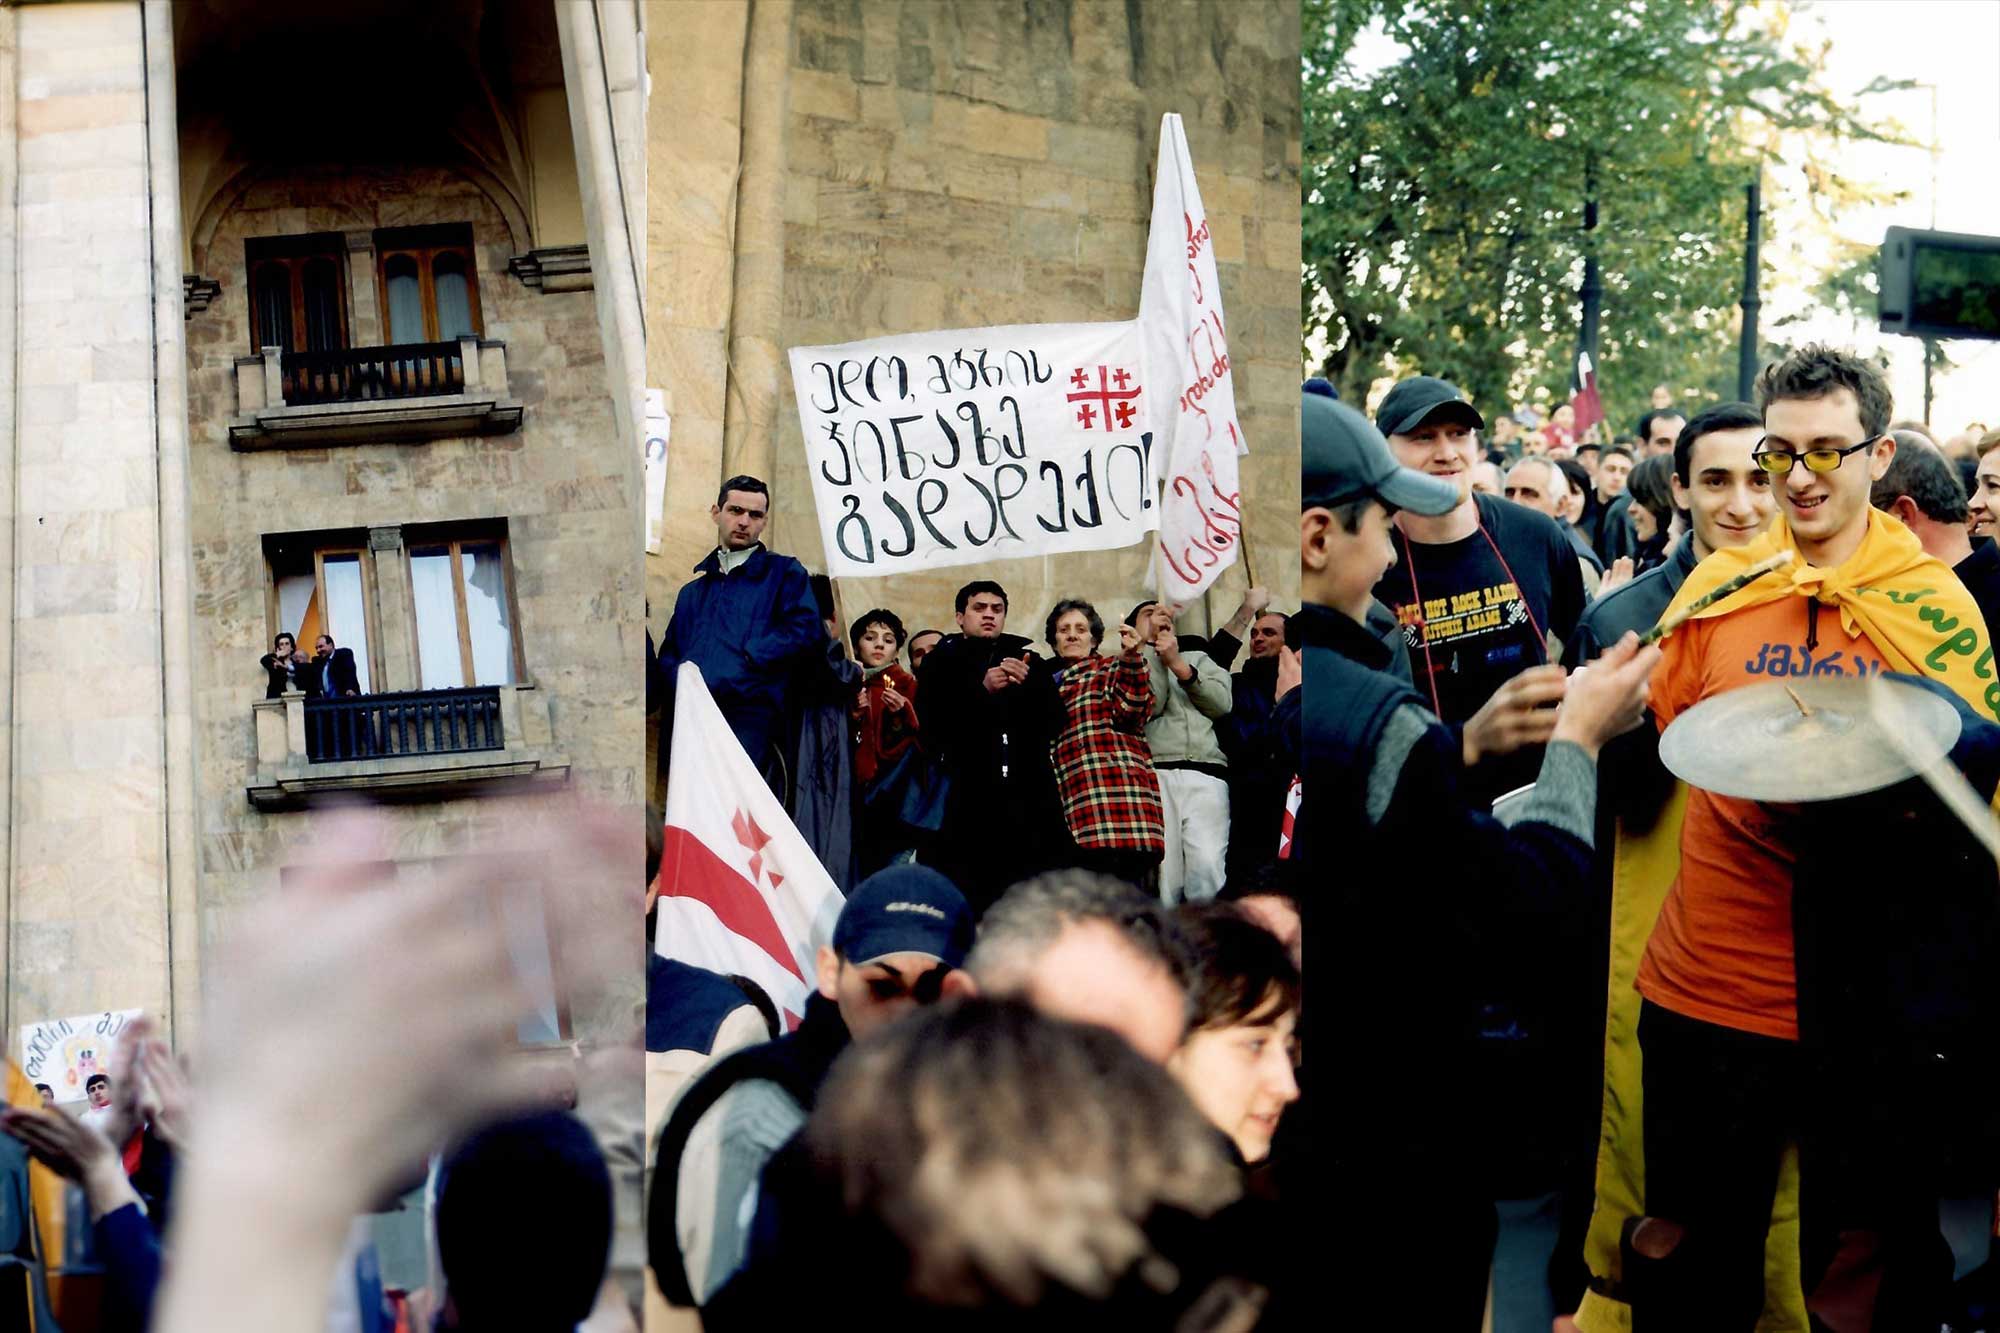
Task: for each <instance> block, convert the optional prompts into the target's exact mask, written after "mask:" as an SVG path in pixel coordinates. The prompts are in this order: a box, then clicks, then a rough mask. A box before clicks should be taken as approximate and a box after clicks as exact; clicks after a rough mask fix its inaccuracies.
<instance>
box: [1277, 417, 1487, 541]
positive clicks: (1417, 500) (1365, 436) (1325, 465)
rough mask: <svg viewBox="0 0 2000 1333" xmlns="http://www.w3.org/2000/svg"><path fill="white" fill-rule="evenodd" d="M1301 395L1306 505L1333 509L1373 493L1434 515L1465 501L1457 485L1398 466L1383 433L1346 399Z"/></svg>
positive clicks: (1388, 501)
mask: <svg viewBox="0 0 2000 1333" xmlns="http://www.w3.org/2000/svg"><path fill="white" fill-rule="evenodd" d="M1302 397H1303V398H1304V400H1305V401H1304V406H1303V408H1302V409H1301V410H1302V417H1301V420H1300V428H1299V434H1300V437H1301V440H1300V443H1301V445H1302V449H1301V452H1302V454H1303V455H1304V457H1303V459H1302V460H1301V468H1300V478H1299V481H1300V485H1299V493H1300V498H1301V499H1302V500H1303V501H1304V504H1303V505H1302V506H1301V508H1302V509H1320V508H1326V509H1331V508H1333V507H1334V506H1335V505H1343V504H1346V503H1347V502H1348V501H1350V500H1360V499H1363V498H1365V497H1367V496H1370V495H1372V496H1375V497H1377V498H1379V499H1380V500H1381V501H1382V502H1383V503H1384V504H1386V505H1389V506H1391V507H1393V508H1396V509H1407V510H1409V511H1410V512H1411V513H1413V514H1423V515H1425V516H1427V517H1434V516H1436V515H1438V514H1449V513H1450V512H1451V511H1452V510H1454V509H1456V508H1458V507H1459V505H1460V504H1462V503H1464V497H1463V496H1461V495H1460V494H1459V491H1458V486H1457V484H1456V483H1454V482H1449V481H1446V480H1444V479H1443V478H1442V477H1427V476H1425V475H1424V474H1423V473H1421V472H1417V471H1413V470H1412V469H1410V468H1406V467H1404V466H1402V465H1401V464H1399V463H1398V462H1397V461H1396V456H1395V455H1394V454H1392V453H1390V452H1389V442H1388V441H1387V440H1384V439H1383V438H1382V432H1381V431H1379V430H1376V429H1375V427H1374V426H1372V425H1370V424H1369V422H1368V418H1367V417H1364V416H1362V415H1361V414H1360V413H1359V412H1357V411H1355V410H1354V409H1353V408H1351V407H1349V406H1348V405H1347V404H1346V403H1337V402H1335V401H1334V400H1332V399H1331V398H1321V397H1320V396H1319V395H1317V394H1311V393H1308V394H1304V395H1302Z"/></svg>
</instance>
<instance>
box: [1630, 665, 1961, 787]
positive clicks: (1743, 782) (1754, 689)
mask: <svg viewBox="0 0 2000 1333" xmlns="http://www.w3.org/2000/svg"><path fill="white" fill-rule="evenodd" d="M1871 689H1879V690H1884V691H1887V692H1888V693H1886V694H1883V695H1880V696H1879V698H1880V699H1881V701H1882V702H1881V703H1880V704H1878V703H1877V702H1875V700H1876V698H1877V697H1878V696H1875V695H1871ZM1878 717H1881V718H1882V719H1883V721H1882V722H1878V721H1877V720H1876V719H1877V718H1878ZM1885 724H1886V726H1885ZM1885 730H1892V731H1893V732H1894V734H1895V741H1894V743H1892V742H1891V740H1890V739H1889V736H1888V735H1886V734H1885ZM1958 733H1959V718H1958V712H1957V710H1956V709H1954V708H1953V707H1952V706H1951V705H1950V704H1949V703H1947V702H1946V701H1945V700H1943V699H1940V698H1939V697H1938V696H1936V695H1934V694H1932V693H1930V692H1929V691H1928V690H1924V689H1922V688H1920V687H1918V686H1915V685H1908V684H1904V683H1902V682H1900V681H1889V680H1883V679H1880V678H1875V679H1873V680H1865V679H1861V678H1859V677H1837V676H1822V677H1812V676H1808V677H1804V678H1802V679H1799V680H1793V681H1771V682H1769V683H1767V684H1763V685H1746V686H1744V687H1743V688H1741V689H1735V690H1730V691H1728V692H1727V693H1724V694H1718V695H1716V696H1715V697H1713V698H1710V699H1704V700H1702V701H1701V702H1700V703H1698V704H1696V705H1695V706H1694V707H1693V708H1690V709H1688V710H1687V712H1685V713H1683V714H1681V715H1680V716H1679V717H1677V718H1675V719H1674V720H1673V722H1672V723H1671V724H1670V725H1669V726H1668V727H1667V729H1666V731H1665V732H1664V733H1662V734H1661V736H1660V762H1661V763H1663V764H1665V765H1666V766H1667V768H1668V770H1669V771H1671V772H1672V773H1673V775H1674V776H1675V777H1677V778H1679V779H1681V781H1683V782H1685V783H1687V784H1688V785H1689V786H1690V787H1700V788H1701V789H1702V790H1704V791H1711V792H1714V793H1715V794H1716V795H1718V796H1736V797H1742V798H1744V799H1746V800H1752V801H1779V802H1786V803H1793V802H1805V801H1831V800H1836V799H1838V798H1840V797H1843V796H1856V795H1859V794H1860V793H1862V792H1869V791H1878V790H1880V789H1881V788H1883V787H1888V786H1892V785H1894V784H1895V783H1898V782H1901V781H1902V780H1903V779H1905V778H1909V777H1914V776H1916V775H1917V774H1918V773H1919V772H1921V771H1922V770H1923V769H1924V768H1926V767H1928V766H1929V765H1932V764H1935V763H1936V762H1937V761H1938V760H1939V759H1942V758H1944V756H1946V755H1947V754H1950V753H1951V747H1952V746H1954V745H1956V744H1957V743H1958Z"/></svg>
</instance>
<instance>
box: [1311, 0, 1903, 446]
mask: <svg viewBox="0 0 2000 1333" xmlns="http://www.w3.org/2000/svg"><path fill="white" fill-rule="evenodd" d="M1786 17H1787V16H1786V13H1785V11H1784V9H1783V8H1782V7H1780V6H1777V5H1774V4H1773V5H1760V4H1754V3H1732V4H1726V5H1716V4H1713V3H1709V0H1304V21H1305V43H1304V48H1305V54H1304V80H1305V145H1304V151H1305V173H1306V174H1305V218H1304V223H1305V270H1304V275H1303V276H1304V292H1303V300H1302V304H1303V308H1304V311H1305V335H1306V345H1307V347H1308V349H1309V350H1308V355H1309V356H1310V355H1311V351H1310V349H1312V348H1313V347H1314V346H1315V345H1319V346H1324V347H1330V348H1331V351H1330V354H1329V355H1328V356H1327V357H1326V358H1325V373H1326V374H1328V375H1329V377H1330V378H1332V379H1333V380H1334V381H1335V383H1336V384H1337V385H1338V386H1339V387H1340V390H1341V394H1342V396H1343V397H1346V398H1348V399H1349V400H1350V401H1358V400H1359V399H1360V398H1361V397H1362V396H1363V394H1365V392H1366V390H1367V386H1368V384H1369V383H1370V381H1372V380H1374V379H1376V378H1377V377H1379V376H1381V375H1383V374H1387V373H1398V374H1400V373H1414V372H1418V371H1421V372H1424V373H1429V374H1437V375H1444V376H1447V377H1449V378H1451V379H1453V380H1454V381H1456V382H1457V383H1458V384H1459V385H1460V386H1461V387H1463V388H1464V389H1465V391H1466V392H1467V394H1468V395H1469V396H1470V397H1471V398H1472V399H1473V400H1474V402H1475V403H1480V404H1483V405H1485V406H1486V407H1487V408H1488V409H1489V410H1498V409H1499V408H1500V405H1501V404H1503V403H1507V402H1525V401H1531V400H1534V399H1536V398H1537V397H1540V396H1543V395H1546V396H1548V397H1551V398H1560V397H1565V396H1567V394H1568V392H1569V381H1570V375H1571V372H1572V370H1573V369H1574V366H1575V356H1576V344H1577V327H1578V322H1579V319H1580V314H1581V302H1580V298H1579V295H1578V292H1579V288H1580V286H1581V282H1582V276H1583V268H1584V255H1585V247H1586V246H1594V247H1595V250H1596V254H1597V258H1598V262H1599V265H1600V267H1601V270H1602V274H1603V284H1604V298H1603V316H1602V324H1601V329H1600V336H1599V344H1598V357H1597V363H1598V378H1599V384H1600V387H1601V389H1602V390H1603V392H1604V395H1605V407H1606V411H1607V412H1608V413H1609V414H1610V416H1611V420H1612V423H1613V424H1614V426H1618V427H1622V426H1623V424H1624V423H1626V422H1629V421H1630V420H1631V419H1632V418H1633V417H1634V416H1636V414H1637V413H1638V412H1640V411H1642V410H1643V409H1644V407H1645V405H1646V398H1647V395H1648V393H1649V391H1650V390H1651V388H1652V386H1653V385H1654V384H1657V383H1666V384H1670V385H1674V386H1676V387H1677V388H1678V389H1680V390H1681V391H1682V392H1683V393H1684V394H1687V395H1689V396H1690V397H1693V398H1697V399H1706V398H1709V397H1712V396H1715V395H1717V394H1727V395H1731V396H1733V394H1734V391H1735V378H1736V376H1735V367H1736V335H1737V330H1738V328H1739V327H1740V325H1739V318H1740V317H1739V314H1738V311H1737V307H1736V302H1737V300H1738V298H1739V296H1740V294H1741V291H1742V264H1743V249H1742V247H1743V235H1744V212H1745V200H1744V186H1745V185H1746V184H1747V183H1748V182H1749V181H1751V180H1752V179H1754V178H1756V176H1757V173H1758V171H1759V170H1760V168H1761V167H1762V166H1763V165H1764V164H1766V163H1769V162H1774V161H1779V160H1781V158H1782V160H1786V161H1788V163H1789V166H1788V176H1789V177H1790V178H1795V179H1803V180H1804V181H1805V182H1807V187H1806V189H1804V190H1802V191H1800V194H1801V195H1802V196H1803V198H1802V199H1801V200H1800V201H1799V202H1800V203H1801V204H1803V205H1806V206H1809V208H1810V209H1812V210H1816V212H1817V215H1818V216H1819V217H1820V218H1822V219H1824V218H1827V217H1830V216H1831V215H1833V213H1835V212H1836V211H1837V210H1838V209H1839V208H1841V207H1844V206H1846V205H1848V204H1851V203H1852V202H1854V201H1856V200H1859V199H1864V198H1876V197H1886V196H1885V195H1884V194H1883V192H1881V191H1879V190H1878V189H1877V188H1876V187H1874V186H1872V185H1869V184H1864V183H1861V182H1856V181H1852V180H1844V179H1841V178H1840V177H1839V176H1838V175H1837V174H1836V173H1835V172H1834V171H1833V170H1831V169H1830V168H1829V167H1827V166H1826V165H1825V150H1826V148H1828V147H1829V146H1831V145H1834V144H1837V143H1838V142H1840V141H1841V140H1843V139H1848V138H1868V139H1882V140H1888V141H1892V142H1902V141H1904V140H1901V139H1900V138H1898V137H1897V134H1896V131H1894V130H1893V129H1892V128H1885V127H1883V126H1879V125H1875V124H1871V123H1869V122H1868V121H1867V120H1866V119H1864V117H1863V116H1862V115H1861V114H1860V112H1859V110H1858V109H1857V108H1856V107H1854V106H1850V105H1843V104H1842V103H1840V102H1839V101H1838V100H1836V99H1835V97H1834V96H1833V95H1832V94H1831V93H1830V92H1828V91H1827V90H1826V89H1825V88H1824V87H1822V86H1821V84H1820V82H1819V80H1818V76H1817V74H1816V72H1815V70H1816V66H1817V61H1816V60H1815V58H1814V54H1813V53H1812V52H1810V51H1804V50H1801V49H1798V46H1797V44H1796V43H1788V41H1787V39H1786V32H1785V28H1786ZM1363 36H1366V38H1367V39H1368V40H1367V43H1366V44H1365V48H1366V50H1367V51H1370V52H1372V51H1375V50H1389V49H1391V48H1390V47H1389V46H1388V44H1389V43H1393V47H1394V48H1400V49H1399V50H1396V51H1393V52H1392V53H1393V54H1398V55H1400V58H1399V59H1394V60H1392V61H1391V62H1390V63H1386V64H1380V65H1379V67H1364V66H1363V65H1362V63H1360V62H1359V61H1357V60H1356V59H1355V54H1356V43H1357V39H1359V38H1362V37H1363ZM1385 38H1386V42H1385V41H1384V39H1385ZM1378 63H1379V62H1378ZM1897 86H1902V85H1896V84H1891V83H1888V82H1887V81H1878V83H1877V84H1876V85H1872V86H1871V88H1870V89H1869V90H1867V91H1869V92H1873V91H1878V90H1886V89H1889V88H1892V87H1897ZM1801 170H1802V171H1803V177H1800V176H1799V174H1798V173H1799V172H1800V171H1801ZM1593 180H1594V181H1595V183H1596V196H1597V200H1598V226H1597V228H1596V229H1595V231H1592V232H1585V231H1584V229H1583V215H1584V203H1585V195H1586V182H1588V181H1593ZM1765 204H1766V209H1767V210H1768V209H1769V208H1770V207H1771V204H1772V197H1771V192H1770V191H1769V189H1768V188H1767V191H1766V201H1765ZM1818 276H1823V275H1814V277H1813V278H1809V279H1807V282H1808V283H1809V282H1811V281H1814V280H1816V279H1817V277H1818ZM1766 281H1767V285H1768V276H1767V279H1766Z"/></svg>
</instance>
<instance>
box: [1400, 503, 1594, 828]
mask: <svg viewBox="0 0 2000 1333" xmlns="http://www.w3.org/2000/svg"><path fill="white" fill-rule="evenodd" d="M1473 500H1474V502H1475V503H1476V504H1477V506H1478V509H1479V527H1478V528H1477V529H1475V530H1474V531H1473V532H1472V533H1471V534H1470V535H1468V536H1466V537H1462V538H1460V539H1459V540H1457V541H1453V542H1444V543H1442V544H1439V545H1425V544H1423V543H1421V542H1412V541H1409V540H1408V539H1407V538H1405V537H1404V536H1403V535H1402V534H1401V533H1400V532H1398V533H1397V534H1396V535H1395V538H1394V541H1395V544H1396V556H1397V561H1396V564H1395V565H1393V566H1392V567H1391V568H1390V569H1389V572H1388V573H1386V574H1384V575H1383V576H1382V581H1381V582H1380V583H1377V584H1376V585H1375V596H1376V598H1377V599H1378V600H1380V601H1381V602H1382V603H1383V604H1384V605H1385V606H1387V607H1388V608H1389V609H1390V610H1391V611H1392V612H1394V613H1395V616H1396V619H1397V621H1398V622H1399V623H1400V624H1401V625H1402V627H1403V638H1404V642H1405V643H1407V644H1408V645H1409V650H1410V671H1411V674H1412V676H1413V677H1414V683H1415V685H1416V688H1417V693H1418V694H1420V695H1422V696H1424V697H1425V698H1427V699H1429V700H1431V702H1432V707H1433V708H1434V709H1435V710H1436V711H1437V714H1438V716H1439V717H1441V718H1443V719H1444V720H1445V721H1446V722H1448V723H1452V724H1454V725H1462V724H1463V723H1464V722H1465V721H1466V720H1467V719H1468V718H1470V717H1471V716H1472V715H1473V714H1474V713H1476V712H1478V711H1479V709H1480V706H1481V705H1483V704H1484V703H1485V702H1486V701H1487V700H1488V699H1490V698H1492V697H1493V692H1494V691H1495V690H1498V689H1499V688H1500V687H1501V686H1502V685H1504V684H1506V683H1507V681H1508V680H1510V679H1512V678H1513V677H1514V676H1516V675H1519V674H1520V673H1521V672H1522V671H1525V670H1527V669H1528V668H1529V667H1532V666H1540V665H1541V664H1543V663H1545V662H1550V661H1553V660H1554V658H1552V657H1551V656H1550V655H1549V651H1548V647H1547V643H1546V637H1545V636H1547V635H1549V634H1554V635H1555V636H1556V638H1557V639H1567V638H1568V637H1569V636H1570V634H1571V632H1572V631H1573V630H1574V629H1575V627H1576V621H1577V617H1578V616H1579V615H1581V614H1582V613H1583V606H1584V592H1583V575H1582V573H1581V571H1580V570H1579V569H1578V567H1577V558H1576V550H1575V548H1574V547H1573V546H1572V545H1571V544H1570V542H1569V539H1568V538H1567V537H1566V536H1565V535H1564V534H1563V529H1562V525H1560V524H1558V523H1557V522H1556V521H1555V520H1554V519H1552V518H1550V517H1549V516H1548V515H1546V514H1542V513H1538V512H1536V511H1535V510H1532V509H1528V508H1526V507H1524V506H1522V505H1517V504H1514V503H1513V502H1512V501H1509V500H1502V499H1496V498H1495V497H1492V496H1488V495H1474V496H1473ZM1541 764H1542V752H1541V747H1540V746H1534V747H1531V748H1530V749H1528V750H1523V751H1519V752H1517V753H1515V754H1513V755H1510V756H1507V757H1506V758H1504V759H1500V760H1489V761H1487V762H1485V763H1482V764H1481V765H1480V766H1479V771H1478V772H1477V773H1476V774H1474V775H1472V778H1473V781H1472V783H1471V786H1472V788H1473V789H1474V790H1475V791H1477V792H1478V793H1479V794H1481V795H1483V796H1484V797H1485V798H1486V799H1489V800H1490V799H1491V798H1492V797H1494V796H1497V795H1499V794H1500V793H1502V792H1505V791H1508V790H1511V789H1512V788H1514V787H1518V786H1522V785H1525V784H1527V783H1530V782H1533V781H1534V780H1535V774H1536V773H1537V772H1538V771H1539V770H1540V768H1541Z"/></svg>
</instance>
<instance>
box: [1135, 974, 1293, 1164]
mask: <svg viewBox="0 0 2000 1333" xmlns="http://www.w3.org/2000/svg"><path fill="white" fill-rule="evenodd" d="M1298 1023H1299V1016H1298V1013H1297V1011H1296V1010H1291V1009H1287V1010H1286V1011H1285V1012H1284V1013H1282V1014H1279V1015H1277V1016H1275V1017H1271V1016H1268V1015H1257V1014H1253V1015H1252V1016H1251V1017H1250V1019H1248V1020H1247V1021H1245V1022H1242V1023H1237V1024H1235V1025H1233V1026H1231V1027H1226V1028H1197V1029H1196V1030H1195V1031H1193V1032H1191V1033H1189V1034H1188V1036H1187V1040H1185V1041H1183V1042H1182V1043H1181V1047H1180V1049H1179V1050H1177V1051H1175V1052H1174V1054H1173V1056H1172V1057H1171V1058H1170V1059H1169V1060H1168V1061H1167V1069H1168V1070H1169V1071H1170V1072H1171V1073H1172V1074H1173V1075H1174V1077H1175V1078H1177V1079H1179V1080H1180V1084H1181V1087H1182V1088H1183V1089H1184V1090H1186V1092H1187V1094H1188V1096H1189V1098H1191V1099H1192V1100H1193V1102H1194V1104H1195V1105H1196V1106H1197V1107H1198V1108H1200V1110H1201V1113H1202V1114H1203V1115H1205V1116H1207V1117H1208V1119H1209V1123H1211V1124H1213V1125H1214V1126H1215V1127H1216V1128H1217V1129H1219V1130H1221V1131H1222V1132H1223V1133H1225V1134H1227V1135H1228V1136H1229V1137H1230V1140H1231V1141H1232V1142H1234V1143H1235V1144H1236V1150H1237V1151H1238V1152H1240V1153H1242V1154H1243V1160H1244V1161H1246V1162H1261V1161H1263V1160H1264V1159H1265V1158H1266V1157H1268V1156H1270V1155H1271V1136H1272V1135H1273V1134H1276V1133H1277V1132H1278V1117H1279V1116H1280V1115H1282V1114H1284V1110H1285V1108H1286V1107H1287V1106H1289V1105H1291V1104H1292V1103H1293V1102H1295V1101H1297V1100H1298V1099H1299V1083H1298V1078H1297V1076H1296V1075H1295V1074H1294V1073H1293V1070H1292V1031H1293V1029H1295V1028H1296V1027H1298Z"/></svg>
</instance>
